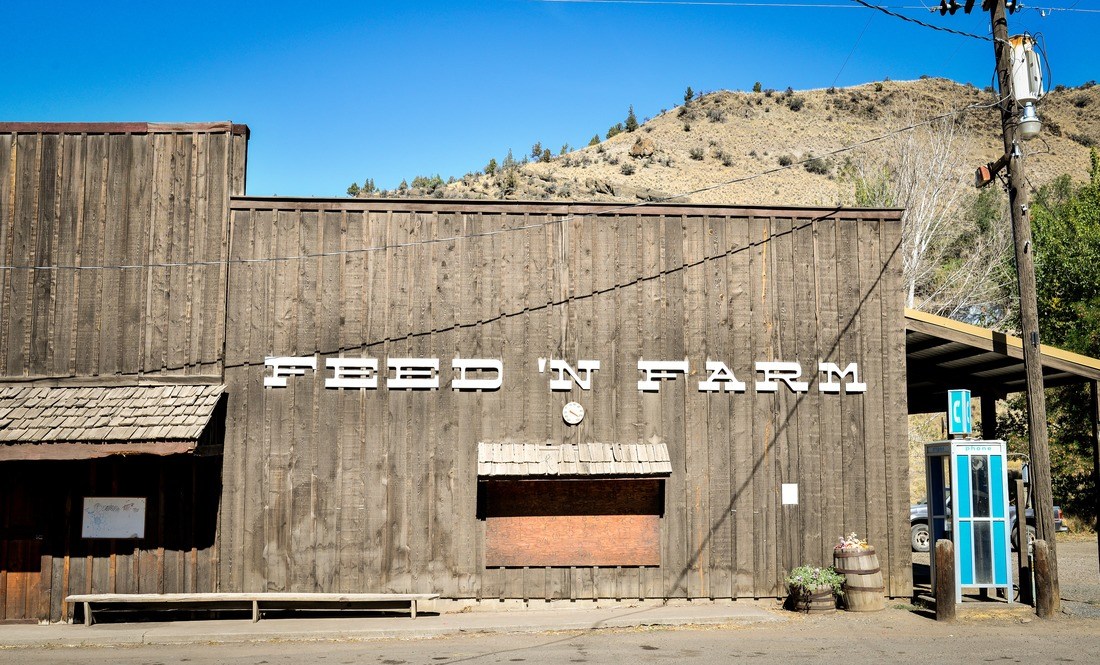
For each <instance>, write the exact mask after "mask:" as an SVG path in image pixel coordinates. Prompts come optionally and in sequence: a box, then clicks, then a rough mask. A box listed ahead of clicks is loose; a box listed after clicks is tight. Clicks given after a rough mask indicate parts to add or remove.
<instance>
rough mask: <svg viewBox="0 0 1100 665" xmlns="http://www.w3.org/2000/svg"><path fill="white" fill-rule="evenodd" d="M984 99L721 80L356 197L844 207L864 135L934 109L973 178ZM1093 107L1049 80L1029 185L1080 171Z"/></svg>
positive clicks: (873, 156)
mask: <svg viewBox="0 0 1100 665" xmlns="http://www.w3.org/2000/svg"><path fill="white" fill-rule="evenodd" d="M996 101H997V100H996V98H995V96H994V94H993V91H992V89H986V90H985V91H983V90H979V89H978V88H976V87H974V86H971V85H964V84H959V83H956V82H954V81H950V80H947V79H941V78H922V79H919V80H914V81H881V82H872V83H865V84H862V85H857V86H852V87H848V88H826V89H815V90H801V91H795V90H791V89H790V88H788V89H787V90H785V91H774V90H761V91H759V92H740V91H725V90H723V91H717V92H711V93H707V94H703V95H700V96H696V97H694V98H693V99H692V100H691V101H690V102H687V103H686V104H684V105H681V106H678V107H675V108H673V109H670V110H668V111H665V112H662V113H661V114H660V115H658V116H657V117H655V118H652V119H648V120H646V121H645V122H642V123H641V124H640V125H639V126H638V127H637V129H635V130H634V131H626V130H625V129H624V130H623V131H621V132H620V133H618V134H615V135H613V136H610V137H607V138H604V139H603V140H601V141H600V142H599V143H596V144H594V145H589V146H587V147H584V148H579V149H575V150H572V151H571V152H568V153H565V154H560V155H555V156H550V155H549V154H547V153H545V152H544V153H543V154H542V160H541V161H540V160H534V161H526V160H523V161H520V162H514V163H511V164H505V163H503V161H502V163H501V164H500V165H498V166H497V167H496V168H495V169H491V168H489V169H487V170H491V171H493V172H490V173H486V172H485V170H482V171H480V172H477V173H470V174H467V175H465V176H463V177H462V178H457V179H453V181H452V182H444V181H443V180H442V179H438V178H417V179H415V180H414V186H410V187H407V188H404V189H400V188H399V189H396V190H390V191H385V192H373V193H368V192H362V193H360V194H359V195H360V196H370V195H384V196H408V197H440V198H472V199H523V200H550V199H553V200H579V201H621V202H637V201H647V200H665V199H671V200H675V201H677V202H684V203H728V204H737V205H810V206H819V205H852V204H853V203H854V196H853V191H854V190H853V186H852V181H851V176H852V173H854V172H855V171H856V170H857V169H859V168H862V169H863V170H864V171H866V169H868V168H872V169H873V168H881V166H882V165H884V164H885V163H886V162H887V160H888V158H889V155H890V154H891V149H892V148H891V146H892V143H891V141H892V140H893V141H896V140H897V139H896V138H895V139H890V138H888V139H885V140H871V139H875V138H876V137H880V136H882V135H884V134H888V133H891V132H895V131H897V130H901V129H903V128H905V127H909V126H911V125H920V124H921V123H922V122H923V121H925V120H927V119H929V118H932V117H935V116H939V115H944V114H950V115H951V117H952V118H953V121H954V124H955V130H956V140H957V141H958V142H959V143H958V145H959V147H958V149H959V150H960V151H962V153H963V154H962V160H961V163H962V165H963V166H962V167H960V169H958V171H959V172H958V173H957V174H955V175H957V178H958V183H959V186H960V187H972V183H973V173H974V169H975V168H977V167H978V166H979V165H981V164H984V163H986V162H990V161H993V160H995V159H996V158H997V157H998V156H999V155H1000V154H1001V152H1003V148H1002V139H1001V128H1000V116H999V113H998V111H997V109H996V108H995V105H996ZM1098 109H1100V86H1094V85H1092V84H1086V85H1085V86H1082V87H1080V88H1058V89H1055V90H1054V91H1051V92H1050V93H1049V94H1048V95H1047V96H1046V97H1045V98H1044V99H1043V100H1042V101H1041V102H1040V104H1039V106H1038V111H1039V115H1040V117H1041V119H1042V120H1043V132H1042V134H1041V135H1040V137H1039V138H1036V139H1035V140H1032V141H1030V142H1028V143H1027V144H1025V149H1026V150H1025V154H1026V156H1027V167H1028V177H1029V181H1030V182H1031V184H1032V186H1033V187H1035V188H1037V187H1039V186H1040V185H1042V184H1043V183H1046V182H1049V181H1050V180H1052V179H1053V178H1055V177H1057V176H1059V175H1061V174H1063V173H1068V174H1070V175H1071V176H1072V177H1074V178H1075V179H1078V180H1081V179H1084V178H1086V177H1087V172H1088V165H1089V158H1088V153H1089V147H1090V146H1092V145H1100V113H1098V112H1097V111H1098ZM908 134H909V132H904V131H902V132H898V133H897V134H895V135H894V136H895V137H905V139H906V140H918V141H932V140H936V139H935V136H936V134H935V132H928V131H926V130H922V129H921V130H918V131H916V132H913V133H912V139H910V138H909V137H908ZM869 140H870V141H869ZM894 145H896V144H894ZM837 151H840V152H837ZM547 158H548V159H547ZM783 166H786V167H787V168H781V167H783ZM769 171H773V172H771V173H766V172H769ZM759 174H764V175H759ZM746 178H747V179H746ZM740 179H745V180H741V181H740V182H735V181H738V180H740ZM723 183H729V184H723Z"/></svg>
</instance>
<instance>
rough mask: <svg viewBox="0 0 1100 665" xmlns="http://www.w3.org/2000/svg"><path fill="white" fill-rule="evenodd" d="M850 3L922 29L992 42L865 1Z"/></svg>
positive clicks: (985, 38)
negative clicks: (913, 24)
mask: <svg viewBox="0 0 1100 665" xmlns="http://www.w3.org/2000/svg"><path fill="white" fill-rule="evenodd" d="M852 2H855V3H857V4H860V5H863V6H864V7H866V8H868V9H874V10H876V11H880V12H882V13H883V14H886V15H887V16H893V17H894V18H900V19H901V20H903V21H908V22H909V23H915V24H917V25H919V26H922V27H925V28H931V29H932V30H938V31H940V32H947V33H950V34H952V35H958V36H960V37H969V38H971V39H980V40H981V41H983V42H991V41H993V38H992V37H985V36H983V35H975V34H974V33H971V32H962V31H961V30H952V29H951V28H944V27H942V26H939V25H933V24H931V23H925V22H924V21H918V20H917V19H915V18H912V17H910V16H906V15H905V14H898V13H897V12H893V11H890V10H889V9H887V8H885V7H880V6H879V5H872V4H871V3H869V2H866V1H865V0H852Z"/></svg>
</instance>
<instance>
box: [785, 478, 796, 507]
mask: <svg viewBox="0 0 1100 665" xmlns="http://www.w3.org/2000/svg"><path fill="white" fill-rule="evenodd" d="M783 505H784V506H796V505H798V483H783Z"/></svg>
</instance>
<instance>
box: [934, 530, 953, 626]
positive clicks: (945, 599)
mask: <svg viewBox="0 0 1100 665" xmlns="http://www.w3.org/2000/svg"><path fill="white" fill-rule="evenodd" d="M932 557H933V558H934V560H935V563H934V565H935V569H936V581H935V585H936V586H935V588H933V592H934V593H935V594H936V621H954V620H955V604H956V603H957V602H959V599H958V597H957V596H956V589H955V545H954V543H952V542H951V541H950V540H947V539H946V538H941V539H940V540H937V541H936V545H935V547H933V548H932Z"/></svg>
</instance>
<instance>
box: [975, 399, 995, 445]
mask: <svg viewBox="0 0 1100 665" xmlns="http://www.w3.org/2000/svg"><path fill="white" fill-rule="evenodd" d="M979 401H980V402H981V413H982V438H983V439H985V440H987V441H993V440H995V439H996V438H997V396H996V395H995V394H993V393H991V392H983V393H982V394H981V396H980V399H979Z"/></svg>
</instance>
